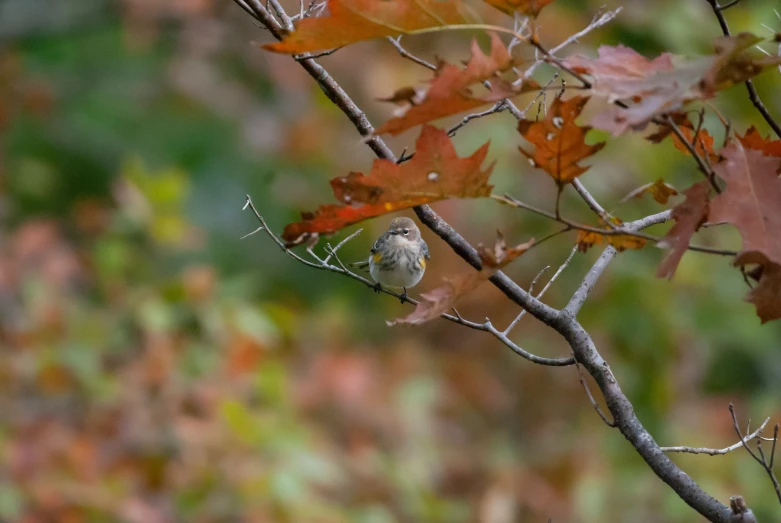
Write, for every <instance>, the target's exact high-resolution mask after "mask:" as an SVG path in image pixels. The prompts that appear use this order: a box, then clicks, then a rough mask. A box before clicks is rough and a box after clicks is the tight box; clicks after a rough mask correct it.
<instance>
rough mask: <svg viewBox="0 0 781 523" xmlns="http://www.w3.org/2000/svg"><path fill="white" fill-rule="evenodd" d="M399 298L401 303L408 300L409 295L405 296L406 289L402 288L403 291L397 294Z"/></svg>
mask: <svg viewBox="0 0 781 523" xmlns="http://www.w3.org/2000/svg"><path fill="white" fill-rule="evenodd" d="M399 300H401V304H402V305H404V302H407V301H409V297H408V296H407V289H404V292H403V293H402V295H401V296H399Z"/></svg>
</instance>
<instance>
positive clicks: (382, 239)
mask: <svg viewBox="0 0 781 523" xmlns="http://www.w3.org/2000/svg"><path fill="white" fill-rule="evenodd" d="M388 238H390V233H389V232H387V231H386V232H384V233H382V234H381V235H380V237H379V238H377V241H376V242H374V245H372V250H371V253H372V254H374V253H376V252H377V251H379V250H380V249H381V248H382V245H383V244H384V243H385V242H387V241H388Z"/></svg>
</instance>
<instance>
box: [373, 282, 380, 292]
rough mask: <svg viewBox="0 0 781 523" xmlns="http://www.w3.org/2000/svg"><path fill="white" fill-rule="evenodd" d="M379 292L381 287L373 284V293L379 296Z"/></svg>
mask: <svg viewBox="0 0 781 523" xmlns="http://www.w3.org/2000/svg"><path fill="white" fill-rule="evenodd" d="M381 290H382V285H380V284H379V283H375V284H374V292H376V293H377V294H379V293H380V291H381Z"/></svg>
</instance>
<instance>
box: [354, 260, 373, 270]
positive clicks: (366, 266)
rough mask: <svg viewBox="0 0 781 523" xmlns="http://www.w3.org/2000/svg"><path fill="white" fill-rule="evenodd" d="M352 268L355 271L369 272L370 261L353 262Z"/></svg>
mask: <svg viewBox="0 0 781 523" xmlns="http://www.w3.org/2000/svg"><path fill="white" fill-rule="evenodd" d="M350 267H353V268H354V269H361V270H364V271H366V270H368V269H369V260H362V261H358V262H353V263H351V264H350Z"/></svg>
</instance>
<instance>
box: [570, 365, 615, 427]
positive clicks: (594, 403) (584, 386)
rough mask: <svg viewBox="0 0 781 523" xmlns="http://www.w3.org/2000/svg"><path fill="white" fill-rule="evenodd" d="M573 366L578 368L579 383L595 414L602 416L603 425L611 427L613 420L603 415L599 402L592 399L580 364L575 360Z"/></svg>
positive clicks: (613, 424) (613, 425)
mask: <svg viewBox="0 0 781 523" xmlns="http://www.w3.org/2000/svg"><path fill="white" fill-rule="evenodd" d="M575 368H576V369H578V377H580V384H581V385H583V389H584V390H585V391H586V395H587V396H588V400H589V401H590V402H591V406H592V407H594V410H596V411H597V414H599V417H600V418H602V421H604V422H605V425H607V426H608V427H610V428H613V427H615V426H616V422H615V421H610V420H609V419H608V417H607V416H605V413H604V412H602V408H601V407H600V406H599V403H597V400H595V399H594V395H593V394H592V393H591V389H590V388H589V386H588V383H586V377H585V376H584V375H583V370H581V368H580V364H579V363H577V362H575Z"/></svg>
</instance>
